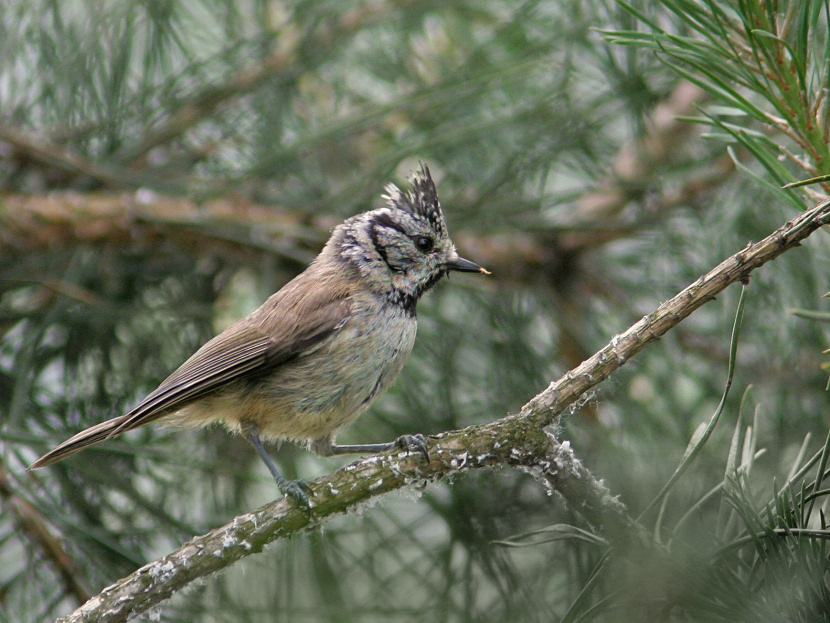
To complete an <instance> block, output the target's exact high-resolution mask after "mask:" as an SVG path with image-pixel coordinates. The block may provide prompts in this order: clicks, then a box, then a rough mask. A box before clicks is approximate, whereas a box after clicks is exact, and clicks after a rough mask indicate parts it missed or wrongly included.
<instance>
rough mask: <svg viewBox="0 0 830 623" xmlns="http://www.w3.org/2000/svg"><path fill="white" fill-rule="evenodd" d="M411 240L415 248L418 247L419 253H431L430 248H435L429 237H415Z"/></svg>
mask: <svg viewBox="0 0 830 623" xmlns="http://www.w3.org/2000/svg"><path fill="white" fill-rule="evenodd" d="M413 240H414V242H415V246H416V247H418V250H419V251H420V252H421V253H429V252H430V251H432V247H433V246H435V243H434V242H433V240H432V238H430V237H429V236H415V238H414V239H413Z"/></svg>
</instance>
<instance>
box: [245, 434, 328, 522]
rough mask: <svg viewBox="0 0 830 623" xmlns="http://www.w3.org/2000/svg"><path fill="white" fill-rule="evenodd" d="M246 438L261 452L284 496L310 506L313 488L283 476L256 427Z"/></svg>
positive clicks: (260, 454)
mask: <svg viewBox="0 0 830 623" xmlns="http://www.w3.org/2000/svg"><path fill="white" fill-rule="evenodd" d="M244 434H245V437H246V438H247V439H248V441H250V442H251V445H252V446H253V447H254V448H256V451H257V452H259V456H261V457H262V460H263V461H264V462H265V465H266V466H267V467H268V471H270V472H271V475H272V476H273V477H274V480H276V481H277V486H278V487H279V489H280V491H282V494H283V495H285V496H290V497H292V498H294V499H295V500H297V501H298V502H299V503H300V504H302V505H303V506H306V507H307V506H308V496H309V494H313V491H312V490H311V487H309V486H308V484H306V483H305V482H304V481H302V480H288V479H287V478H286V477H285V476H283V475H282V472H280V470H279V468H278V467H277V466H276V465H274V461H272V460H271V457H270V456H269V454H268V452H267V451H266V450H265V448H264V447H263V445H262V441H261V440H260V438H259V433H258V432H257V431H256V428H254V427H248V428H246V429H245V431H244Z"/></svg>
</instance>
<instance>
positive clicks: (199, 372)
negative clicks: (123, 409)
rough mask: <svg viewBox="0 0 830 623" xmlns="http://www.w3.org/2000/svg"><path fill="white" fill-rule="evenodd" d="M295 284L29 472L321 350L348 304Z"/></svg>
mask: <svg viewBox="0 0 830 623" xmlns="http://www.w3.org/2000/svg"><path fill="white" fill-rule="evenodd" d="M306 285H307V284H303V281H302V280H298V279H295V280H294V281H292V282H291V283H289V284H287V285H286V286H285V287H284V288H283V289H282V290H280V291H279V292H278V293H277V294H275V295H274V296H272V297H271V299H269V300H268V301H267V302H266V303H265V305H263V306H262V307H260V308H259V309H258V310H256V311H255V312H254V313H252V314H251V315H250V316H247V317H246V318H243V319H242V320H240V321H238V322H236V323H235V324H233V325H231V326H230V327H229V328H228V329H226V330H225V331H223V332H222V333H220V334H219V335H217V336H216V337H215V338H213V339H212V340H210V341H209V342H208V343H207V344H205V345H204V346H202V348H200V349H199V350H198V351H196V353H194V354H193V356H192V357H190V359H188V360H187V361H185V362H184V363H183V364H182V365H181V366H180V367H179V368H178V369H177V370H176V371H175V372H173V374H171V375H170V376H169V377H167V378H166V379H165V380H164V381H162V383H161V385H159V386H158V387H157V388H156V389H155V390H154V391H153V392H152V393H150V394H149V395H148V396H147V397H146V398H145V399H144V400H142V401H141V402H140V403H139V404H138V405H137V406H136V407H135V408H134V409H133V410H131V411H130V412H128V413H126V414H124V415H121V416H119V417H115V418H112V419H110V420H107V421H105V422H101V423H100V424H96V425H95V426H92V427H90V428H87V429H86V430H83V431H81V432H80V433H78V434H77V435H75V436H74V437H71V438H70V439H67V440H66V441H64V442H63V443H61V444H60V445H58V446H57V447H55V448H53V449H52V450H50V451H49V452H47V453H46V454H44V455H43V456H42V457H40V458H39V459H38V460H37V461H35V462H34V463H33V464H32V465H31V467H30V469H35V468H38V467H44V466H46V465H50V464H51V463H54V462H56V461H60V460H61V459H64V458H66V457H67V456H69V455H70V454H74V453H75V452H78V451H79V450H82V449H84V448H86V447H87V446H91V445H93V444H95V443H98V442H99V441H103V440H104V439H110V438H112V437H115V436H116V435H118V434H120V433H123V432H125V431H128V430H132V429H134V428H137V427H139V426H142V425H143V424H147V423H149V422H152V421H154V420H157V419H158V418H160V417H162V416H163V415H165V414H167V413H169V412H170V411H172V410H175V409H177V408H180V407H184V406H185V405H186V404H187V403H188V402H190V401H192V400H194V399H196V398H198V397H199V396H203V395H205V394H207V393H210V392H212V391H214V390H217V389H219V388H220V387H222V386H223V385H224V384H225V383H227V382H228V381H233V380H234V379H238V378H240V377H243V376H245V375H249V374H250V375H259V374H266V373H267V372H268V371H269V370H272V369H273V368H275V367H277V366H280V365H283V364H285V363H287V362H289V361H291V360H292V359H294V358H295V357H298V356H300V355H302V354H303V353H305V352H308V351H309V350H313V349H314V348H316V347H317V346H319V345H320V344H321V343H322V342H323V341H325V339H326V338H327V337H329V336H330V335H331V334H332V333H334V332H335V331H337V330H338V329H339V328H340V327H342V326H343V325H344V324H345V323H346V322H347V321H348V319H349V317H350V315H351V309H352V299H351V296H350V293H349V290H348V287H347V284H346V285H342V284H341V288H340V289H337V290H334V289H332V288H326V287H318V288H313V287H312V288H308V287H305V286H306Z"/></svg>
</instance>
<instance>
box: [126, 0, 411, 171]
mask: <svg viewBox="0 0 830 623" xmlns="http://www.w3.org/2000/svg"><path fill="white" fill-rule="evenodd" d="M408 4H410V2H409V0H397V1H396V2H391V3H386V2H384V3H369V4H366V5H361V6H358V7H356V8H354V9H352V10H349V11H345V12H343V13H342V14H341V15H339V16H338V17H337V18H336V19H335V20H332V21H323V22H322V23H321V24H320V26H319V27H318V28H316V29H314V30H312V31H311V32H309V33H307V34H306V35H305V36H304V37H300V36H297V34H296V33H293V32H285V33H283V36H282V37H281V45H280V46H279V47H277V48H276V49H275V50H274V51H273V52H272V53H271V54H270V55H269V56H267V57H266V58H264V59H260V60H258V61H257V62H256V63H254V64H252V65H250V66H248V67H243V68H240V69H239V70H238V71H236V72H234V74H233V77H232V78H231V79H230V80H228V82H226V83H224V84H217V85H211V86H209V87H207V88H205V89H204V90H202V91H201V92H199V93H197V94H195V95H194V96H193V97H192V98H190V99H189V100H187V101H185V102H183V103H182V104H181V106H179V108H178V109H176V110H174V111H172V112H171V114H170V115H168V116H166V117H165V122H164V123H163V124H162V125H161V126H159V127H158V128H156V129H155V130H153V131H151V132H149V133H148V134H147V135H146V136H145V137H144V139H143V140H142V141H141V142H140V143H139V144H138V145H135V146H133V147H129V148H125V149H124V150H122V151H121V152H120V153H117V154H116V155H115V157H114V159H115V161H116V162H121V163H124V164H125V165H131V164H134V163H135V162H136V161H137V160H139V159H140V158H142V157H143V156H145V155H146V154H147V153H148V152H149V151H151V150H152V149H154V148H156V147H158V146H160V145H163V144H165V143H168V142H169V141H171V140H173V139H175V138H176V137H177V136H180V135H181V134H183V133H184V132H186V131H187V130H189V129H190V128H192V127H193V126H194V125H196V124H197V123H199V122H200V121H202V120H203V119H205V118H206V117H208V116H209V115H211V114H213V113H214V112H215V111H216V110H217V109H219V108H220V107H221V106H222V105H224V104H226V103H227V102H229V101H230V100H232V99H234V98H236V97H239V96H241V95H244V94H246V93H249V92H250V91H252V90H254V89H256V88H257V87H259V86H260V85H261V84H262V83H263V82H265V81H266V80H269V79H271V78H274V77H277V76H279V75H281V74H284V73H287V72H290V68H291V65H292V64H296V63H297V62H298V56H299V55H300V54H302V53H303V52H304V51H313V53H314V55H315V56H316V57H317V58H320V59H324V58H330V54H327V52H329V53H330V51H331V49H332V48H333V47H334V46H335V45H336V44H337V43H339V42H340V41H341V40H342V38H343V37H344V36H347V35H350V34H354V33H356V32H358V31H359V30H360V29H362V28H365V27H366V26H368V25H370V24H372V23H375V22H378V21H380V20H383V19H384V18H388V17H389V15H390V14H391V13H392V12H394V11H397V10H398V9H400V8H401V7H402V6H406V5H408ZM308 69H309V68H308V66H306V67H305V70H308Z"/></svg>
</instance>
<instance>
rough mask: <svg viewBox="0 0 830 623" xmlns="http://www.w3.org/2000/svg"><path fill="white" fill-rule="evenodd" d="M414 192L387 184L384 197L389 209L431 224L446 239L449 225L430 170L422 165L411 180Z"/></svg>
mask: <svg viewBox="0 0 830 623" xmlns="http://www.w3.org/2000/svg"><path fill="white" fill-rule="evenodd" d="M409 181H410V184H411V185H412V190H411V191H409V192H407V193H405V192H403V191H402V190H401V189H400V188H398V187H397V186H396V185H395V184H387V186H386V188H385V190H386V194H385V195H384V196H383V197H384V198H385V199H386V201H387V203H388V204H389V207H390V208H392V209H395V210H403V211H404V212H407V213H408V214H411V215H412V216H413V218H416V219H421V220H424V221H426V222H427V223H429V225H430V228H431V229H432V230H433V231H435V232H436V233H438V234H439V235H440V236H441V237H442V238H446V237H447V235H448V233H447V225H446V223H445V222H444V213H443V211H442V210H441V204H440V203H439V201H438V192H437V191H436V190H435V183H434V182H433V181H432V176H431V175H430V173H429V168H428V167H427V165H425V164H424V163H421V168H420V170H418V171H415V172H414V173H413V174H412V177H410V179H409Z"/></svg>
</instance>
